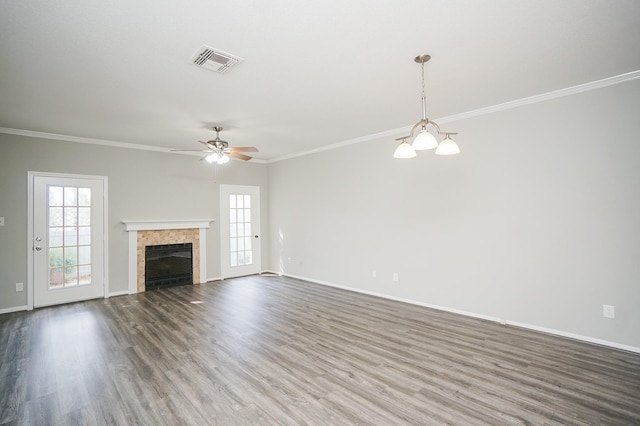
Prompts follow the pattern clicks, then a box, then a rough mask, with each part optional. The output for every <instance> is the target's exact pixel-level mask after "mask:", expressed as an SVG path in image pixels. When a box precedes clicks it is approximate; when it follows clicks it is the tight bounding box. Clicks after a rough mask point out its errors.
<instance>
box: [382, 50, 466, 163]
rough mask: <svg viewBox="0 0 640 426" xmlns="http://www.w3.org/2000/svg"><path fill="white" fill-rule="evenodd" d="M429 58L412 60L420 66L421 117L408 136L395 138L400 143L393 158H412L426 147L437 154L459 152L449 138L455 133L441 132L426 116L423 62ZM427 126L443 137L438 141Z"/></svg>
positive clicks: (420, 57)
mask: <svg viewBox="0 0 640 426" xmlns="http://www.w3.org/2000/svg"><path fill="white" fill-rule="evenodd" d="M429 59H431V56H430V55H420V56H416V57H415V59H414V61H416V62H417V63H419V64H420V66H421V67H422V119H421V120H420V121H418V122H417V123H416V124H415V125H414V126H413V127H412V128H411V133H409V136H403V137H401V138H398V139H396V140H397V141H400V145H398V147H397V148H396V150H395V152H394V153H393V156H394V157H395V158H413V157H415V156H416V151H424V150H427V149H433V148H436V154H437V155H452V154H459V153H460V148H458V144H456V143H455V141H454V140H453V139H451V136H452V135H457V133H450V132H442V131H441V130H440V126H438V124H437V123H436V122H435V121H431V120H429V119H428V118H427V99H426V96H425V94H424V63H425V62H427V61H429ZM428 126H431V127H433V128H434V129H435V130H436V132H437V134H438V135H444V139H443V140H442V141H441V142H440V143H438V140H437V139H436V138H435V136H433V134H432V133H431V132H429V130H428V129H427V127H428ZM416 131H418V134H417V135H416V136H415V138H414V134H415V133H416ZM412 138H413V140H412V142H411V143H409V142H407V139H409V140H411V139H412Z"/></svg>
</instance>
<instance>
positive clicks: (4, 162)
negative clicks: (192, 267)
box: [0, 134, 269, 309]
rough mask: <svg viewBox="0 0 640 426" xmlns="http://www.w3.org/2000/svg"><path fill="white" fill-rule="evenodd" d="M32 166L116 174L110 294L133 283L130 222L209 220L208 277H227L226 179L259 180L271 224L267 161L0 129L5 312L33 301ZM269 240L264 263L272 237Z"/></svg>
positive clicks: (0, 298)
mask: <svg viewBox="0 0 640 426" xmlns="http://www.w3.org/2000/svg"><path fill="white" fill-rule="evenodd" d="M27 171H39V172H55V173H73V174H88V175H100V176H108V178H109V212H108V213H109V223H108V225H107V226H108V232H109V283H110V288H109V290H110V292H119V291H126V290H127V288H128V276H127V268H128V266H127V265H128V257H127V256H128V236H127V233H126V232H125V230H124V225H123V224H122V223H121V220H123V219H130V220H147V219H158V220H162V219H205V218H214V219H216V222H214V223H213V224H212V227H211V228H210V229H209V230H208V231H207V278H217V277H219V276H220V261H219V258H220V240H219V234H220V233H219V220H218V219H219V216H220V215H219V184H220V183H224V184H235V185H256V186H260V190H261V201H262V206H261V216H262V218H261V220H262V222H263V228H264V229H266V228H267V226H266V224H267V223H268V209H267V205H268V204H267V203H268V188H267V166H266V165H264V164H256V163H241V162H238V161H232V162H230V163H228V164H226V165H225V166H224V167H220V168H219V173H218V175H217V176H215V174H214V169H213V166H212V165H210V164H208V163H206V162H200V161H198V157H194V156H186V155H178V154H168V153H161V152H152V151H141V150H136V149H123V148H116V147H108V146H99V145H89V144H81V143H74V142H65V141H55V140H44V139H36V138H30V137H23V136H14V135H7V134H0V216H3V217H4V218H5V222H6V224H5V226H4V227H0V309H11V308H15V307H20V306H25V305H26V304H27V297H26V292H21V293H18V292H16V291H15V283H17V282H23V283H25V287H26V284H27V258H26V256H27V243H28V242H27ZM266 234H267V233H266V232H265V235H264V238H263V239H262V250H263V254H262V258H263V264H264V266H265V267H264V268H263V269H266V266H267V264H268V259H269V256H268V252H267V250H268V247H269V243H268V235H266Z"/></svg>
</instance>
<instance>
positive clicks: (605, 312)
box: [602, 305, 616, 318]
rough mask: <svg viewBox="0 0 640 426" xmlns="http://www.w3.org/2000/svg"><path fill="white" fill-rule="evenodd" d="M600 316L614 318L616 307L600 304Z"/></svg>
mask: <svg viewBox="0 0 640 426" xmlns="http://www.w3.org/2000/svg"><path fill="white" fill-rule="evenodd" d="M602 316H603V317H605V318H615V317H616V307H615V306H612V305H602Z"/></svg>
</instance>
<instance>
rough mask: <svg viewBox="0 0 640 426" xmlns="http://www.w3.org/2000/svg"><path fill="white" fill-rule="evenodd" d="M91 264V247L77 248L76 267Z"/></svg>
mask: <svg viewBox="0 0 640 426" xmlns="http://www.w3.org/2000/svg"><path fill="white" fill-rule="evenodd" d="M90 263H91V246H80V247H78V265H88V264H90Z"/></svg>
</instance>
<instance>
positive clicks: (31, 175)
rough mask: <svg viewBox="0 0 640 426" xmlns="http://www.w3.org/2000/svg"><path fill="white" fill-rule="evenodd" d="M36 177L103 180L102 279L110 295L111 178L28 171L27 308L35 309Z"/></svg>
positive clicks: (105, 290)
mask: <svg viewBox="0 0 640 426" xmlns="http://www.w3.org/2000/svg"><path fill="white" fill-rule="evenodd" d="M35 177H43V178H68V179H93V180H100V181H102V188H103V192H102V196H103V207H102V208H103V212H102V214H103V216H102V217H103V229H102V233H103V239H102V262H103V268H102V271H103V276H102V281H103V285H104V298H105V299H106V298H108V297H109V232H108V231H109V229H108V226H107V224H108V223H109V217H108V212H109V205H108V201H109V196H108V195H109V178H108V177H107V176H94V175H76V174H69V173H50V172H32V171H29V172H27V288H26V291H27V310H29V311H31V310H33V291H34V287H33V286H34V282H33V276H34V269H33V268H34V267H35V262H34V259H33V257H34V246H33V238H34V236H33V225H34V223H33V213H34V205H33V195H34V191H33V185H34V180H35Z"/></svg>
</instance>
